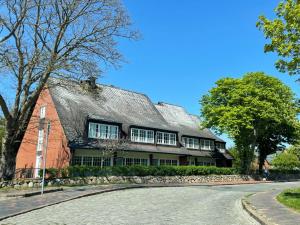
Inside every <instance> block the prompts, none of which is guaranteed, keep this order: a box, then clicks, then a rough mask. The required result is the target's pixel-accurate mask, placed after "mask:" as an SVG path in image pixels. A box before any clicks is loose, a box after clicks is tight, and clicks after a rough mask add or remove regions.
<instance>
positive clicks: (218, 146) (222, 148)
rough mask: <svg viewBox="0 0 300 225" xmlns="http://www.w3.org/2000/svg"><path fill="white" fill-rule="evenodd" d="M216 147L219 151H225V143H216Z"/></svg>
mask: <svg viewBox="0 0 300 225" xmlns="http://www.w3.org/2000/svg"><path fill="white" fill-rule="evenodd" d="M216 147H217V149H219V150H225V143H220V142H216Z"/></svg>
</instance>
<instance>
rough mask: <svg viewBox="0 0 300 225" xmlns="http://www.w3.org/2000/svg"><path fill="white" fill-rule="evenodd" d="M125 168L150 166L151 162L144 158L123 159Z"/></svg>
mask: <svg viewBox="0 0 300 225" xmlns="http://www.w3.org/2000/svg"><path fill="white" fill-rule="evenodd" d="M123 165H124V166H133V165H144V166H146V165H147V166H148V165H149V160H148V159H144V158H124V159H123Z"/></svg>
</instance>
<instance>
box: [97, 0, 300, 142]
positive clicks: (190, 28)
mask: <svg viewBox="0 0 300 225" xmlns="http://www.w3.org/2000/svg"><path fill="white" fill-rule="evenodd" d="M278 2H279V1H278V0H273V1H270V0H251V1H240V0H228V1H197V0H185V1H174V0H164V1H161V0H151V1H146V0H139V1H134V0H125V1H124V4H125V6H126V8H127V9H128V12H129V14H130V16H131V18H132V20H133V22H134V26H135V27H136V28H138V29H139V30H140V32H141V34H142V36H143V37H142V39H141V40H139V41H138V42H132V41H122V42H120V51H121V52H122V53H123V54H124V56H125V58H126V60H127V61H128V63H126V64H123V65H122V67H121V68H120V69H117V70H115V69H109V70H107V71H106V72H105V73H104V74H103V77H102V78H101V80H100V82H103V83H107V84H113V85H115V86H119V87H122V88H125V89H130V90H134V91H138V92H142V93H145V94H147V95H148V96H149V97H150V98H151V99H152V101H153V102H158V101H164V102H168V103H173V104H178V105H181V106H183V107H185V108H186V110H187V111H188V112H190V113H192V114H196V115H199V114H200V104H199V99H200V98H201V96H202V95H204V94H206V93H207V92H208V90H209V89H210V88H212V87H213V86H214V83H215V81H217V80H218V79H220V78H222V77H225V76H228V77H240V76H242V75H243V74H244V73H246V72H252V71H264V72H266V73H267V74H269V75H273V76H275V77H277V78H279V79H280V80H282V81H283V82H284V83H286V84H287V85H289V86H290V87H291V88H292V89H293V90H294V92H295V93H296V94H297V95H298V96H299V94H300V92H299V90H300V86H299V85H300V84H297V83H295V79H296V77H290V76H288V75H287V74H282V73H279V72H277V71H276V69H275V68H274V62H275V60H276V55H274V54H265V53H264V52H263V46H264V43H266V40H265V39H264V37H263V34H262V33H261V32H260V31H258V30H257V28H256V27H255V24H256V21H257V18H258V16H259V15H261V14H265V15H267V16H268V17H274V10H273V9H274V8H275V6H276V5H277V4H278ZM176 3H177V4H176ZM179 3H180V4H179ZM226 140H227V141H229V140H228V139H226ZM230 143H232V142H230V141H229V145H231V144H230Z"/></svg>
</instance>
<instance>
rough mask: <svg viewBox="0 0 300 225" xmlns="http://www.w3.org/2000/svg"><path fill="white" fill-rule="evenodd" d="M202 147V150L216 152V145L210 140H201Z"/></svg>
mask: <svg viewBox="0 0 300 225" xmlns="http://www.w3.org/2000/svg"><path fill="white" fill-rule="evenodd" d="M200 146H201V149H202V150H209V151H211V150H214V147H215V143H214V141H213V140H208V139H201V140H200Z"/></svg>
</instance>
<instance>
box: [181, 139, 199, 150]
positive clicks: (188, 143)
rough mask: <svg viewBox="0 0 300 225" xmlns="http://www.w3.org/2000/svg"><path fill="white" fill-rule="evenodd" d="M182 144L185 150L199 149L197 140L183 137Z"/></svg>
mask: <svg viewBox="0 0 300 225" xmlns="http://www.w3.org/2000/svg"><path fill="white" fill-rule="evenodd" d="M182 142H183V145H184V147H186V148H192V149H199V139H198V138H188V137H183V138H182Z"/></svg>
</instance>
